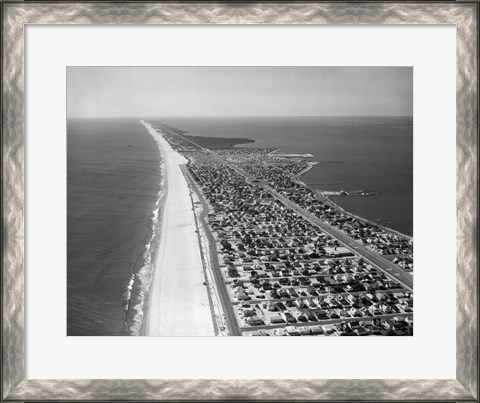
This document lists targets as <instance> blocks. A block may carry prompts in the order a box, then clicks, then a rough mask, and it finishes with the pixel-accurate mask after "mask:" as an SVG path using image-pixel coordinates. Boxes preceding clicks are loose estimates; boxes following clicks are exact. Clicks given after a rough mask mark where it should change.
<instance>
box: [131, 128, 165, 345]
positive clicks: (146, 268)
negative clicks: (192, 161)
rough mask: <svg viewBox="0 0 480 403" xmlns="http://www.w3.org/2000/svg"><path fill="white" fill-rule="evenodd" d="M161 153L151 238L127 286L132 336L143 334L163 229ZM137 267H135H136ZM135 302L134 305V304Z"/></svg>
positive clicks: (163, 184) (163, 188)
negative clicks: (161, 230)
mask: <svg viewBox="0 0 480 403" xmlns="http://www.w3.org/2000/svg"><path fill="white" fill-rule="evenodd" d="M141 123H142V124H143V125H144V126H145V127H146V128H147V130H148V132H149V133H150V134H151V135H152V136H153V138H154V139H155V141H156V142H157V144H158V139H157V138H156V136H158V133H156V132H155V130H154V129H153V128H152V127H151V126H150V125H148V124H146V123H145V122H144V121H141ZM159 153H160V177H161V179H160V182H159V187H160V188H159V192H158V197H157V200H156V202H155V204H154V208H153V212H152V219H151V229H152V232H151V236H150V239H149V240H148V242H147V243H146V244H145V246H144V250H143V254H142V259H141V261H142V263H143V264H142V266H141V267H140V269H138V271H136V272H135V267H134V273H133V274H132V278H131V280H130V283H129V284H128V285H127V292H126V295H127V301H126V305H125V310H126V321H125V322H126V326H127V330H128V331H129V332H130V334H131V335H132V336H139V335H140V334H141V332H142V327H143V323H144V317H145V307H146V304H147V301H148V296H149V290H150V285H151V284H152V281H153V274H154V270H155V258H156V253H157V248H158V245H159V236H160V227H161V220H160V218H159V217H161V208H162V201H163V198H164V197H165V194H166V187H165V163H164V156H163V153H162V150H161V148H160V147H159ZM134 266H135V265H134ZM132 300H134V303H132Z"/></svg>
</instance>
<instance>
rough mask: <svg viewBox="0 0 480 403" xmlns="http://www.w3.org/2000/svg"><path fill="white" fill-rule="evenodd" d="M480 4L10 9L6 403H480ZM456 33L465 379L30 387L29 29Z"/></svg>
mask: <svg viewBox="0 0 480 403" xmlns="http://www.w3.org/2000/svg"><path fill="white" fill-rule="evenodd" d="M478 12H479V11H478V3H477V2H476V1H475V2H457V3H455V2H442V3H440V2H439V3H435V2H423V3H422V2H419V3H393V2H385V1H384V2H366V3H343V2H333V1H331V2H309V3H302V2H268V1H264V2H259V3H251V2H243V3H242V2H237V3H220V2H219V3H210V2H203V3H202V2H198V1H197V2H184V3H183V4H180V3H179V2H164V3H143V2H138V3H134V2H130V3H115V2H110V3H108V2H104V3H96V4H95V3H92V2H90V3H88V2H86V3H80V2H79V3H76V2H55V1H54V2H50V3H47V2H39V3H35V2H34V3H23V2H8V1H7V2H4V3H2V21H1V22H2V34H3V38H4V40H3V52H2V68H3V83H2V84H3V90H2V101H3V102H2V105H3V109H2V118H3V123H2V132H3V134H2V202H3V209H2V252H3V254H2V276H3V278H2V280H3V281H2V303H3V306H2V373H3V374H2V380H1V389H2V391H1V396H0V398H1V401H65V400H95V401H107V400H109V401H112V400H130V401H131V400H136V401H141V400H148V401H179V400H183V401H187V400H189V401H205V400H217V401H219V400H223V401H225V400H242V401H247V400H270V401H272V400H278V401H292V400H303V401H305V400H309V401H328V400H335V401H339V400H350V401H354V400H357V401H358V400H363V401H365V400H378V401H381V400H383V401H385V400H390V401H391V400H396V401H398V400H410V401H413V400H417V401H419V400H422V401H426V400H429V401H431V400H436V401H478V368H477V367H478V300H477V299H478V291H479V289H478V245H477V230H478V229H477V223H478V156H479V149H478V121H477V118H478V54H477V48H478V23H479V17H478V15H479V14H478ZM167 23H168V24H239V23H241V24H456V27H457V34H456V35H457V36H456V38H457V79H456V80H457V101H456V106H457V135H456V136H457V143H456V144H457V154H456V155H457V332H456V340H457V370H456V373H457V378H456V379H452V380H256V381H247V380H25V379H24V358H25V357H24V277H23V276H24V24H167Z"/></svg>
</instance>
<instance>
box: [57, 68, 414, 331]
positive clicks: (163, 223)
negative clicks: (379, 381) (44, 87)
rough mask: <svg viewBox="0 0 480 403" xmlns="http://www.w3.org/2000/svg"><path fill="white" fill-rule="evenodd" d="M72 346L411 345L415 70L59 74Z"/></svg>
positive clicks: (164, 70)
mask: <svg viewBox="0 0 480 403" xmlns="http://www.w3.org/2000/svg"><path fill="white" fill-rule="evenodd" d="M66 97H67V111H66V113H67V284H66V286H67V329H66V331H67V335H68V336H332V337H334V336H413V334H414V326H413V319H414V313H413V305H414V304H413V275H414V274H413V271H414V262H413V68H412V67H408V66H402V67H394V66H385V67H383V66H375V67H368V66H359V67H356V66H354V67H351V66H348V67H347V66H335V67H330V66H329V67H326V66H318V67H275V66H274V67H181V66H180V67H141V66H139V67H121V66H111V67H95V66H92V67H84V66H82V67H75V66H70V67H68V68H67V93H66Z"/></svg>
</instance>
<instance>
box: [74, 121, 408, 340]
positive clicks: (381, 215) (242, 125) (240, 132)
mask: <svg viewBox="0 0 480 403" xmlns="http://www.w3.org/2000/svg"><path fill="white" fill-rule="evenodd" d="M157 119H159V118H157ZM161 120H162V121H165V122H167V123H169V124H171V125H173V126H174V127H178V128H180V129H184V130H186V131H189V132H190V134H192V135H197V136H211V137H245V138H249V139H252V140H255V142H254V143H250V144H246V145H240V146H239V147H249V148H252V147H254V148H255V147H267V148H277V149H278V150H280V151H284V152H292V153H311V154H312V155H313V156H314V158H313V159H312V160H313V161H318V162H319V164H317V165H315V167H314V168H313V169H312V170H310V171H309V172H308V173H307V174H306V175H305V176H304V177H303V179H302V180H303V181H305V182H306V183H307V184H309V185H310V186H312V187H315V188H319V189H325V190H346V191H349V190H367V191H375V192H378V193H377V194H376V195H375V196H365V197H362V196H339V197H334V198H333V199H334V201H335V202H336V203H338V204H339V205H341V206H342V207H344V208H345V209H347V210H349V211H351V212H353V213H355V214H358V215H360V216H362V217H365V218H368V219H371V220H374V221H377V222H379V223H381V224H383V225H386V226H388V227H391V228H393V229H396V230H398V231H400V232H403V233H406V234H409V235H411V234H412V228H413V129H412V119H411V118H398V117H395V118H389V117H382V118H378V117H375V118H371V117H369V118H363V117H362V118H356V117H355V118H353V117H352V118H317V117H315V118H313V117H306V118H305V117H301V118H300V117H298V118H297V117H295V118H290V117H289V118H161ZM162 194H163V183H162V164H161V158H160V153H159V150H158V147H157V144H156V143H155V141H154V139H153V137H152V136H151V135H150V134H149V133H148V132H147V130H146V129H145V127H144V126H142V125H141V123H140V118H138V119H69V120H68V127H67V335H69V336H96V335H104V336H108V335H111V336H113V335H118V336H127V335H137V334H141V330H142V329H141V323H142V315H143V308H144V307H145V305H144V304H145V303H146V295H147V294H146V293H147V290H148V287H149V283H150V281H151V278H152V273H153V270H152V267H153V266H152V263H153V262H154V259H155V252H156V250H155V248H156V245H157V244H158V220H157V217H158V215H159V209H160V208H161V198H162Z"/></svg>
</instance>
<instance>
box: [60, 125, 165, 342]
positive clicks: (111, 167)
mask: <svg viewBox="0 0 480 403" xmlns="http://www.w3.org/2000/svg"><path fill="white" fill-rule="evenodd" d="M161 190H162V184H161V163H160V154H159V151H158V147H157V145H156V143H155V142H154V140H153V138H152V137H151V136H150V134H148V132H147V131H146V130H145V128H144V127H143V126H142V125H141V124H140V121H139V119H130V120H128V119H70V120H69V121H68V127H67V334H68V335H70V336H74V335H76V336H85V335H90V336H95V335H131V334H137V333H139V331H140V327H139V324H140V323H141V319H142V311H143V310H142V308H143V303H144V301H145V297H146V293H145V291H146V289H147V288H148V281H149V279H150V277H151V272H152V266H151V263H152V261H153V259H154V254H155V248H154V246H155V245H156V243H157V242H156V239H155V238H154V236H155V235H156V234H157V231H156V229H157V227H158V225H157V224H158V221H157V216H158V210H159V207H160V205H161V203H160V199H161V194H162V192H161Z"/></svg>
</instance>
